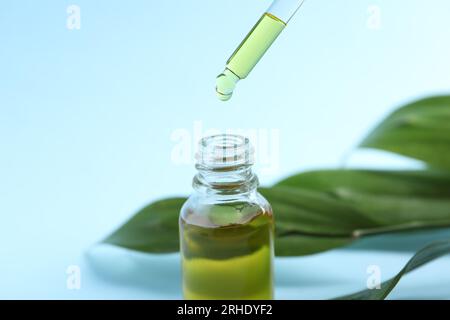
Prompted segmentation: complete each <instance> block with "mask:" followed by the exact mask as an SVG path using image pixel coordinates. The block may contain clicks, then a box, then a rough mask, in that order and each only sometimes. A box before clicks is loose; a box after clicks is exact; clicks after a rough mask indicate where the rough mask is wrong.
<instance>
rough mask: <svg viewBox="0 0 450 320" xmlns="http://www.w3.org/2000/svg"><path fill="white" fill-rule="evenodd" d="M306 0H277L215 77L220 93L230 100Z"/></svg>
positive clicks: (223, 99)
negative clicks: (241, 82)
mask: <svg viewBox="0 0 450 320" xmlns="http://www.w3.org/2000/svg"><path fill="white" fill-rule="evenodd" d="M303 2H304V0H275V1H274V2H273V3H272V5H271V6H270V8H269V9H268V10H267V12H265V13H264V14H263V15H262V17H261V18H260V19H259V20H258V22H257V23H256V24H255V25H254V27H253V28H252V29H251V30H250V32H249V33H248V34H247V36H246V37H245V38H244V40H243V41H242V42H241V44H240V45H239V46H238V47H237V49H236V50H235V51H234V52H233V54H232V55H231V57H230V58H229V59H228V61H227V63H226V67H225V70H224V71H223V72H222V73H221V74H220V75H219V76H217V78H216V93H217V97H218V98H219V99H220V100H222V101H227V100H229V99H230V98H231V96H232V95H233V91H234V89H235V87H236V83H237V82H238V81H239V80H242V79H245V78H246V77H247V76H248V74H249V73H250V72H251V71H252V69H253V68H254V67H255V65H256V64H257V63H258V61H259V60H260V59H261V58H262V56H263V55H264V54H265V53H266V51H267V50H268V49H269V47H270V46H271V45H272V43H273V42H274V41H275V39H276V38H277V37H278V36H279V34H280V33H281V31H283V29H284V28H285V27H286V24H287V23H288V21H289V20H290V19H291V18H292V16H293V15H294V14H295V13H296V12H297V10H298V9H299V8H300V7H301V5H302V4H303Z"/></svg>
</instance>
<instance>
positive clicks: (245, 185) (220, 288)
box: [180, 135, 274, 300]
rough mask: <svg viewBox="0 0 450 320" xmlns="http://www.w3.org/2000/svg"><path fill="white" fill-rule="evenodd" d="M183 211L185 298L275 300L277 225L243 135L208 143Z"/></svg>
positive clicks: (206, 140) (203, 144)
mask: <svg viewBox="0 0 450 320" xmlns="http://www.w3.org/2000/svg"><path fill="white" fill-rule="evenodd" d="M200 145H201V146H200V151H199V154H198V157H197V165H196V167H197V170H198V174H197V175H196V176H195V178H194V183H193V186H194V190H195V192H194V193H193V194H192V195H191V196H190V197H189V199H188V200H187V201H186V203H185V204H184V206H183V208H182V210H181V212H180V252H181V264H182V278H183V280H182V281H183V296H184V298H185V299H194V300H197V299H202V300H205V299H208V300H209V299H214V300H215V299H225V300H235V299H272V298H273V258H274V248H273V237H274V235H273V233H274V221H273V215H272V209H271V207H270V204H269V203H268V202H267V201H266V200H265V199H264V198H263V197H262V196H261V195H260V194H259V193H258V192H257V190H256V188H257V184H258V182H257V178H256V176H255V175H254V174H253V173H252V171H251V168H250V166H251V163H252V162H251V161H252V160H251V147H250V145H249V142H248V139H246V138H243V137H240V136H234V135H233V136H229V135H218V136H212V137H207V138H203V139H202V142H201V144H200Z"/></svg>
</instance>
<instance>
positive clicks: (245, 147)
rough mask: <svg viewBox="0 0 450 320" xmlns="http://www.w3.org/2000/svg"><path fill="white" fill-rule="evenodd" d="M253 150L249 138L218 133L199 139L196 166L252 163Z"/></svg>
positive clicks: (227, 165) (225, 165)
mask: <svg viewBox="0 0 450 320" xmlns="http://www.w3.org/2000/svg"><path fill="white" fill-rule="evenodd" d="M253 157H254V150H253V147H252V145H251V144H250V140H249V139H248V138H246V137H243V136H240V135H232V134H220V135H214V136H208V137H204V138H203V139H201V140H200V143H199V149H198V152H197V154H196V161H197V166H200V167H206V168H210V169H226V168H234V167H238V166H251V165H252V164H253Z"/></svg>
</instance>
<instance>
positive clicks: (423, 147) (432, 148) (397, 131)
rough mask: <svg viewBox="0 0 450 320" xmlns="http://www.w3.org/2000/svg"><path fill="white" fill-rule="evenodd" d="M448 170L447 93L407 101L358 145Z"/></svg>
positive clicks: (449, 107)
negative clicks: (407, 102)
mask: <svg viewBox="0 0 450 320" xmlns="http://www.w3.org/2000/svg"><path fill="white" fill-rule="evenodd" d="M359 147H361V148H374V149H380V150H385V151H390V152H395V153H398V154H401V155H404V156H407V157H411V158H415V159H418V160H422V161H424V162H425V163H427V164H429V165H430V166H433V167H438V168H443V169H450V96H438V97H432V98H427V99H423V100H419V101H416V102H414V103H411V104H408V105H406V106H404V107H402V108H400V109H398V110H396V111H395V112H393V113H392V114H391V115H389V116H388V117H387V118H386V119H384V120H383V121H382V122H381V123H380V124H379V125H378V126H377V127H376V128H375V129H374V130H373V131H372V132H371V133H370V134H369V135H368V136H367V137H366V138H365V139H364V140H363V141H362V143H361V144H360V145H359Z"/></svg>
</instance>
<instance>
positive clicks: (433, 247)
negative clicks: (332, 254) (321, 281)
mask: <svg viewBox="0 0 450 320" xmlns="http://www.w3.org/2000/svg"><path fill="white" fill-rule="evenodd" d="M448 253H450V240H445V241H438V242H434V243H432V244H430V245H428V246H426V247H425V248H423V249H421V250H419V251H418V252H417V253H416V254H415V255H414V256H413V257H412V258H411V259H410V260H409V261H408V263H407V264H406V265H405V267H403V269H402V270H401V271H400V272H399V273H398V274H397V275H396V276H395V277H393V278H391V279H389V280H388V281H385V282H383V283H382V284H381V288H380V289H366V290H362V291H359V292H357V293H354V294H350V295H346V296H342V297H339V298H336V299H337V300H383V299H385V298H386V297H387V296H388V295H389V293H390V292H391V291H392V290H393V289H394V288H395V286H396V285H397V283H398V282H399V281H400V279H401V278H402V277H403V276H404V275H405V274H407V273H409V272H411V271H413V270H415V269H417V268H419V267H421V266H423V265H424V264H426V263H428V262H430V261H432V260H434V259H437V258H439V257H441V256H443V255H446V254H448Z"/></svg>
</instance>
